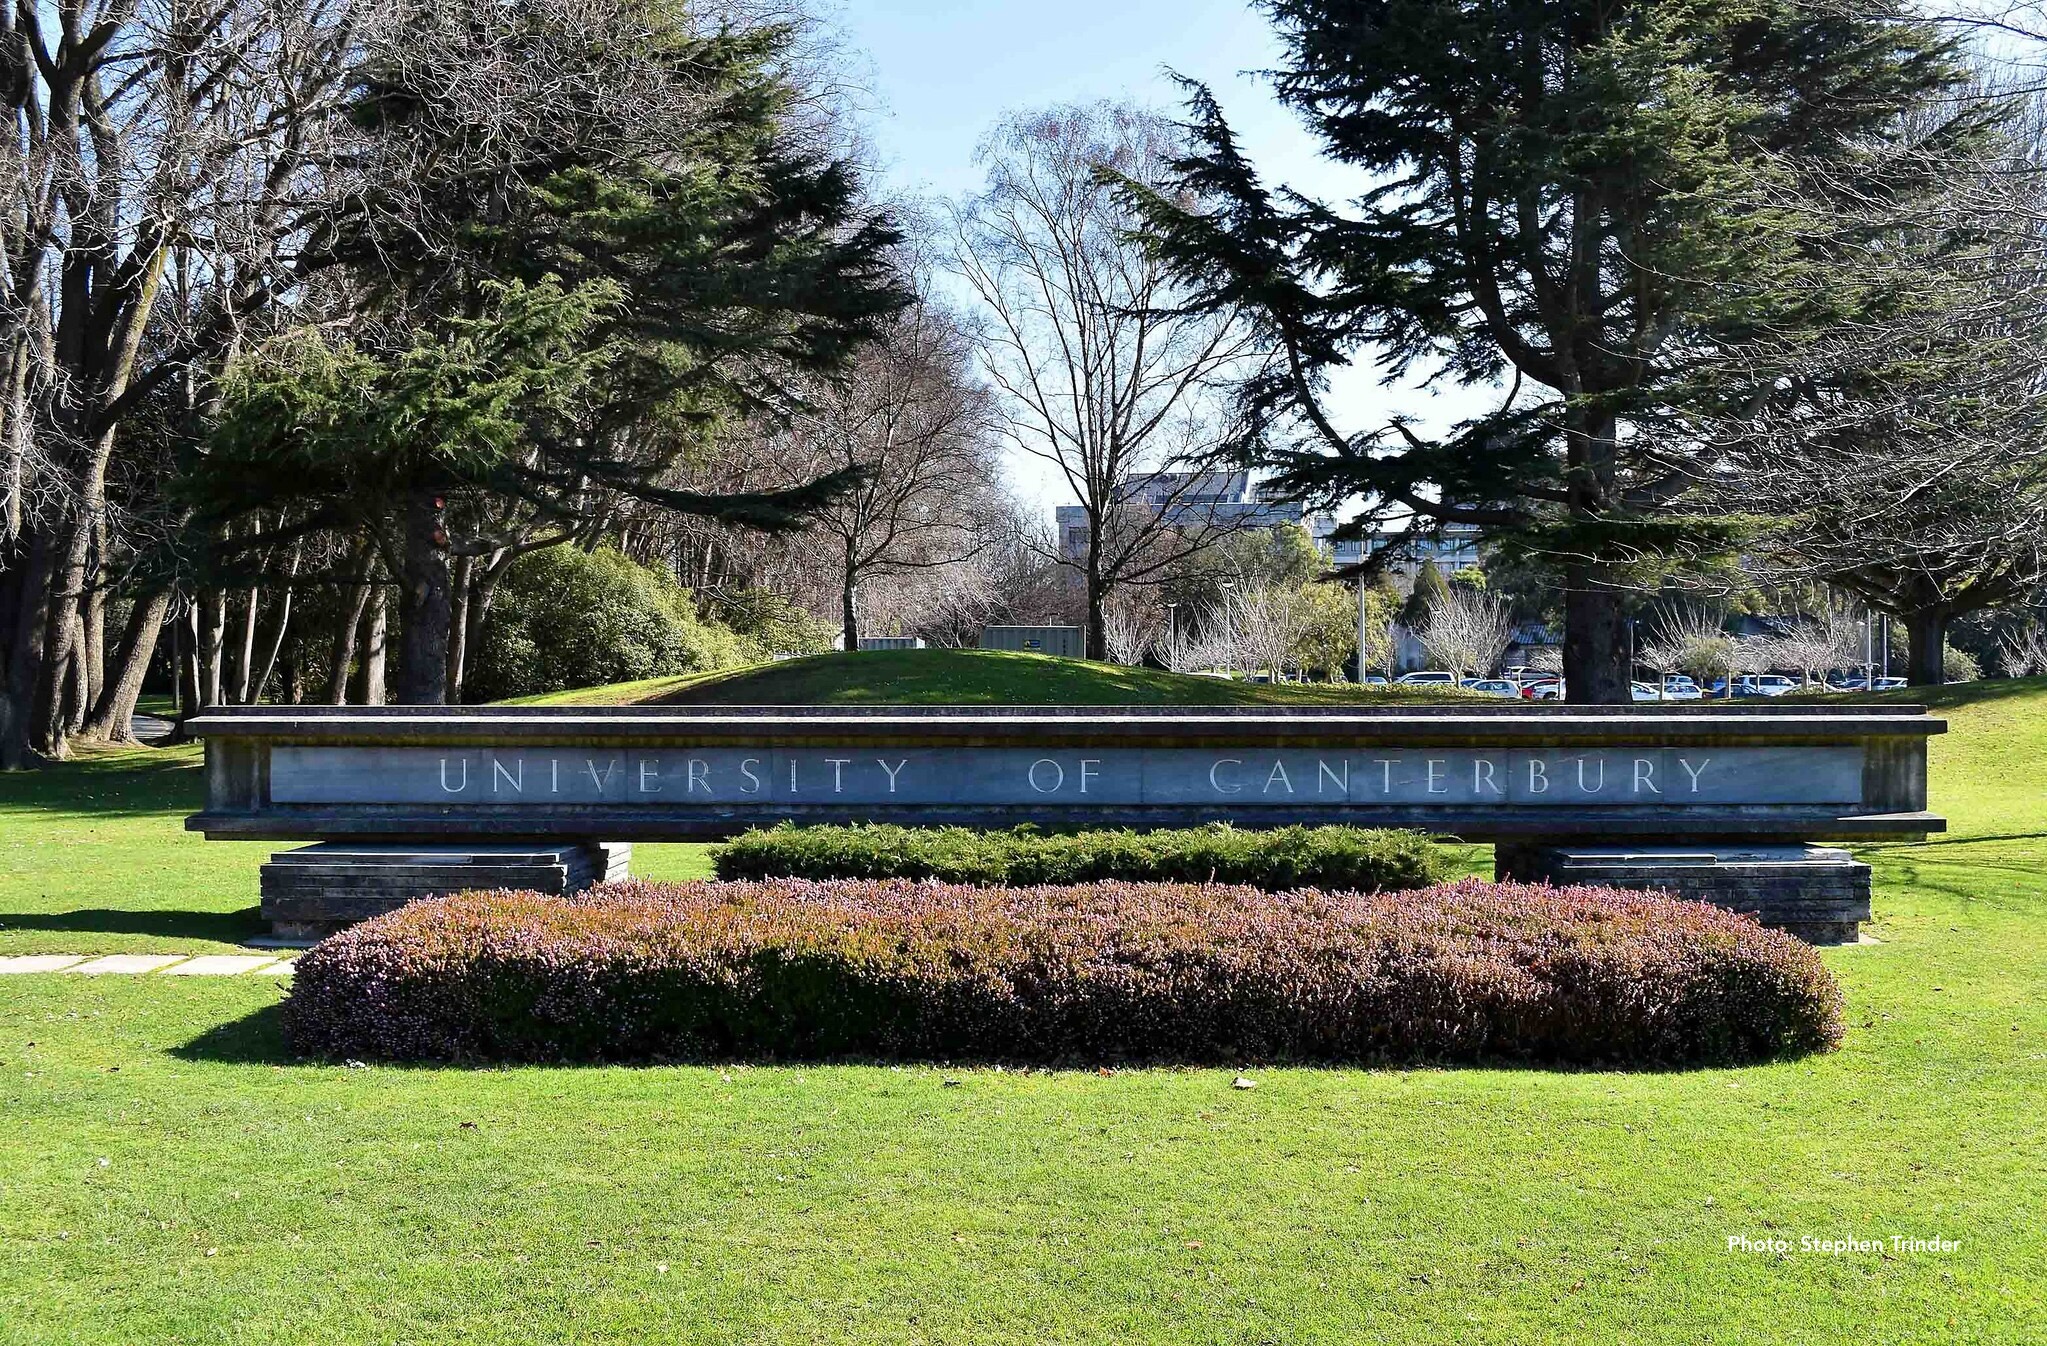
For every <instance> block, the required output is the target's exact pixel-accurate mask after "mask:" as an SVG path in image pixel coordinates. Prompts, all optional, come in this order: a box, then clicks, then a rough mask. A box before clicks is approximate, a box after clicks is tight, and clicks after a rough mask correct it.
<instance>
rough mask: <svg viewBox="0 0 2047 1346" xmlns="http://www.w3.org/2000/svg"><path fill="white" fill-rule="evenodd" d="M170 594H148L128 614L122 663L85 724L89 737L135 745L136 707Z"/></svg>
mask: <svg viewBox="0 0 2047 1346" xmlns="http://www.w3.org/2000/svg"><path fill="white" fill-rule="evenodd" d="M170 607H171V594H170V590H168V589H164V590H160V591H158V592H156V593H151V594H145V595H144V596H143V597H141V598H138V599H136V600H135V609H134V611H132V612H130V613H129V614H128V629H127V633H126V634H125V635H124V636H123V637H122V640H121V655H120V663H119V665H118V666H117V668H116V669H115V672H114V676H113V678H112V680H111V681H109V682H108V683H107V684H106V686H105V687H103V688H102V689H101V690H100V695H99V700H98V701H96V702H95V703H94V704H93V708H92V717H91V718H90V719H88V720H87V721H86V722H85V736H86V737H87V738H95V739H99V740H101V741H102V742H106V743H132V742H133V741H134V739H135V736H134V734H133V733H132V732H130V730H131V728H132V726H133V722H134V719H135V703H136V702H137V701H138V700H140V699H141V697H142V680H143V678H145V677H147V676H148V674H149V661H150V660H151V659H153V658H155V657H156V641H157V634H158V632H160V631H161V630H162V629H163V619H164V614H165V613H166V612H169V611H170Z"/></svg>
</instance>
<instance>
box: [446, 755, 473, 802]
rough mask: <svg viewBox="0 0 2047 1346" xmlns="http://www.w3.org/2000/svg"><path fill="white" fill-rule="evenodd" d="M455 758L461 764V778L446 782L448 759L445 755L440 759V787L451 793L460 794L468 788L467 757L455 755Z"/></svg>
mask: <svg viewBox="0 0 2047 1346" xmlns="http://www.w3.org/2000/svg"><path fill="white" fill-rule="evenodd" d="M455 760H456V761H458V762H460V763H461V764H462V779H461V780H459V781H457V782H456V783H455V784H453V785H450V784H448V759H447V758H445V757H443V758H442V759H441V788H442V789H443V790H445V791H447V792H448V793H449V794H451V795H458V794H461V793H462V792H463V791H464V790H466V789H468V788H469V759H468V758H467V757H457V758H456V759H455Z"/></svg>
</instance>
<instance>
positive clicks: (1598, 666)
mask: <svg viewBox="0 0 2047 1346" xmlns="http://www.w3.org/2000/svg"><path fill="white" fill-rule="evenodd" d="M1600 570H1601V567H1599V566H1598V565H1597V564H1595V563H1581V564H1573V565H1570V566H1567V567H1566V568H1565V579H1564V584H1565V590H1564V692H1565V695H1566V697H1567V698H1568V699H1569V700H1571V701H1574V702H1578V703H1580V704H1583V705H1624V704H1626V703H1628V702H1630V701H1632V700H1634V691H1633V688H1632V683H1633V681H1634V675H1635V670H1634V669H1633V668H1631V667H1629V664H1630V663H1631V660H1630V659H1629V656H1628V622H1627V616H1626V613H1625V612H1624V611H1623V609H1622V607H1621V594H1620V593H1619V592H1618V591H1616V590H1613V589H1609V588H1607V587H1605V584H1604V583H1603V581H1602V580H1601V578H1600Z"/></svg>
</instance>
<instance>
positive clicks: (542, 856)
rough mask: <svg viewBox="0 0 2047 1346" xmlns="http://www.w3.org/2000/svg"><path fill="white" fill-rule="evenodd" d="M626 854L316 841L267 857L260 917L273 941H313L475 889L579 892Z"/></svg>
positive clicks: (569, 847)
mask: <svg viewBox="0 0 2047 1346" xmlns="http://www.w3.org/2000/svg"><path fill="white" fill-rule="evenodd" d="M631 859H632V847H631V846H629V845H625V844H622V843H618V842H589V841H569V842H561V843H557V844H552V845H536V844H532V843H525V844H519V845H500V846H492V845H445V846H431V845H363V844H360V843H355V842H320V843H317V844H315V845H311V846H303V847H300V848H299V849H297V850H292V851H283V852H279V853H278V854H276V855H273V856H271V858H270V862H269V863H268V864H265V865H264V866H263V867H262V870H261V876H260V880H259V883H260V887H261V891H262V907H261V910H262V913H263V918H264V919H265V920H267V921H269V922H270V927H271V932H272V934H273V935H274V936H275V937H276V938H278V939H280V940H290V941H294V942H296V941H301V940H309V939H319V938H322V937H324V936H326V935H330V934H333V933H334V932H335V931H336V930H339V929H341V928H342V927H344V926H348V925H353V924H354V923H356V922H357V921H365V920H368V919H369V918H370V917H372V916H380V915H382V914H383V913H385V912H387V911H396V910H397V909H398V908H399V907H402V906H404V905H405V904H406V903H408V902H412V901H416V900H418V899H419V898H422V897H436V896H440V895H442V894H445V893H450V892H461V891H464V890H468V889H477V888H527V889H532V890H533V891H535V892H540V893H547V894H550V895H557V896H558V895H563V894H567V893H575V892H581V891H582V890H583V889H585V888H588V887H590V886H591V885H592V884H595V883H602V882H606V881H609V880H613V879H622V878H625V877H626V876H627V873H628V870H629V866H630V863H631Z"/></svg>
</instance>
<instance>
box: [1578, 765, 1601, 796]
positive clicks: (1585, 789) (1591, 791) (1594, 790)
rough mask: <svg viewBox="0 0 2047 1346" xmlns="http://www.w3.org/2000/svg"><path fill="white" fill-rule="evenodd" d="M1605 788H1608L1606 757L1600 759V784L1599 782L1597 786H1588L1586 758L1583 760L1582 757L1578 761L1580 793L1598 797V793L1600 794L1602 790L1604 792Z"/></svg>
mask: <svg viewBox="0 0 2047 1346" xmlns="http://www.w3.org/2000/svg"><path fill="white" fill-rule="evenodd" d="M1605 788H1606V759H1605V758H1604V757H1602V758H1600V759H1599V782H1598V784H1596V785H1587V784H1586V783H1585V759H1584V758H1582V757H1580V758H1579V759H1578V789H1579V791H1580V792H1581V793H1584V794H1588V795H1596V794H1598V793H1599V792H1600V791H1601V790H1604V789H1605Z"/></svg>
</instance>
